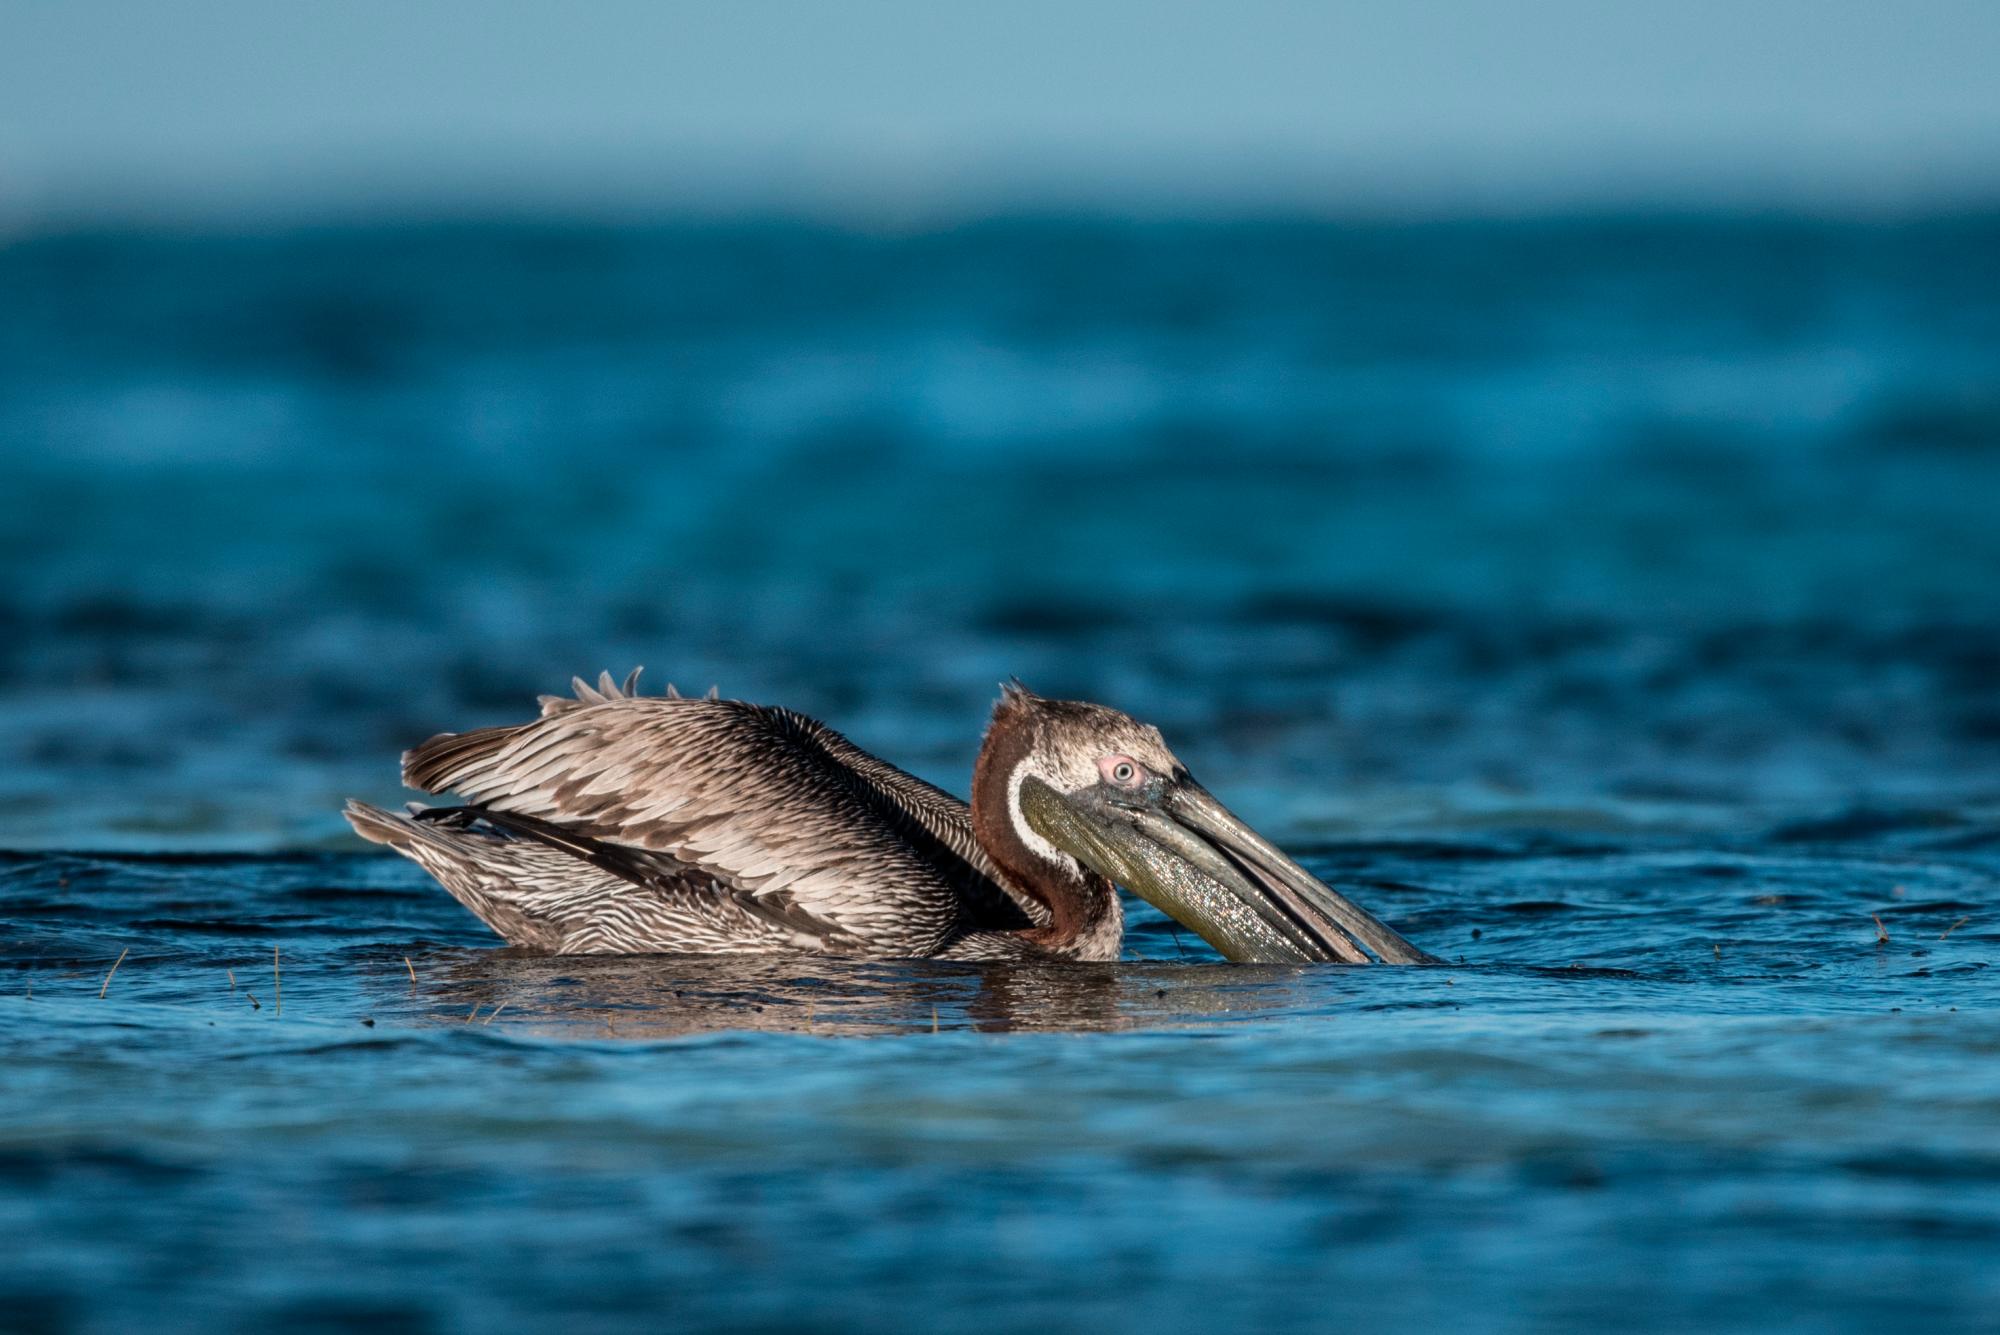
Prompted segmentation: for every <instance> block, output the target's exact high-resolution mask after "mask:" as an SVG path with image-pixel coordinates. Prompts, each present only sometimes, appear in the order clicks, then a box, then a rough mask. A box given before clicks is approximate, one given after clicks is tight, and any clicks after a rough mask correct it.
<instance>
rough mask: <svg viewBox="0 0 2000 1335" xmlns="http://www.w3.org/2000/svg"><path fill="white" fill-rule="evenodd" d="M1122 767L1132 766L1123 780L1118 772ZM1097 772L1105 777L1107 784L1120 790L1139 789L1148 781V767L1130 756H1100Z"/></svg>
mask: <svg viewBox="0 0 2000 1335" xmlns="http://www.w3.org/2000/svg"><path fill="white" fill-rule="evenodd" d="M1120 765H1129V766H1131V768H1130V769H1129V770H1127V771H1126V772H1125V774H1124V777H1122V778H1121V777H1120V776H1119V772H1118V767H1119V766H1120ZM1097 772H1098V773H1099V774H1101V775H1103V776H1104V781H1105V782H1106V783H1108V784H1111V785H1113V786H1114V787H1118V788H1137V787H1138V786H1139V785H1140V784H1142V783H1144V782H1145V781H1146V767H1145V766H1144V765H1141V764H1140V763H1139V762H1138V761H1136V760H1134V759H1132V757H1130V756H1099V757H1098V759H1097Z"/></svg>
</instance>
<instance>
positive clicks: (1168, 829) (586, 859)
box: [347, 673, 1430, 964]
mask: <svg viewBox="0 0 2000 1335" xmlns="http://www.w3.org/2000/svg"><path fill="white" fill-rule="evenodd" d="M637 675H638V674H637V673H634V674H633V676H632V677H630V678H627V679H626V682H625V684H624V686H623V687H622V688H621V687H620V686H618V685H617V684H615V683H614V682H613V681H612V680H611V677H610V675H609V674H608V673H607V674H605V675H604V676H603V677H602V678H601V679H600V680H599V683H598V685H597V686H595V687H592V686H590V685H588V684H586V683H585V682H583V681H582V680H581V679H579V680H577V681H576V682H575V694H574V695H573V696H544V697H543V698H542V714H541V717H540V718H539V719H536V720H534V721H532V722H529V723H523V724H519V725H516V726H512V727H500V728H482V729H479V730H477V731H474V732H466V733H444V734H442V735H440V736H437V737H433V738H431V739H430V740H429V741H427V742H425V743H424V744H423V745H421V746H419V747H417V748H416V749H415V750H414V751H410V752H408V753H406V754H405V755H404V757H403V781H404V782H405V783H406V784H408V785H410V786H411V787H413V788H417V789H421V790H422V791H424V792H427V793H434V794H436V793H457V794H458V795H459V796H460V797H461V798H463V799H464V803H463V804H462V805H456V806H444V807H423V806H419V805H414V804H413V805H412V806H411V808H410V809H409V812H408V814H402V815H399V814H396V813H393V812H388V811H384V810H382V809H380V808H378V807H372V806H369V805H367V804H365V803H361V802H350V803H349V804H348V808H347V817H348V820H349V821H350V822H351V823H352V824H353V826H354V828H355V830H356V831H357V832H359V833H360V834H361V835H362V836H363V837H364V838H367V839H370V840H373V841H374V842H376V843H380V844H387V845H388V846H389V847H391V848H394V849H395V850H396V851H397V852H399V853H402V854H403V855H404V856H406V857H409V858H411V859H412V860H414V861H416V862H417V863H418V864H420V865H421V866H422V867H423V868H424V869H425V870H426V871H428V872H430V873H431V875H433V876H435V877H436V878H437V879H438V881H439V882H440V883H442V884H443V886H444V887H445V889H447V890H449V891H450V892H451V893H452V895H453V896H454V897H456V898H457V899H458V901H459V902H460V903H462V904H464V905H465V906H466V907H467V908H469V909H471V910H472V911H473V912H474V913H476V914H477V915H479V917H480V918H481V919H482V920H483V921H484V922H485V923H486V924H487V925H488V926H490V927H492V928H493V930H494V931H496V932H498V933H499V934H500V935H501V936H502V937H504V938H505V939H506V940H507V941H508V942H510V943H511V944H513V945H517V946H525V947H530V948H533V949H536V950H541V951H548V952H553V953H557V954H595V955H635V954H662V953H697V954H723V953H756V954H800V953H804V954H821V955H840V956H850V957H865V958H882V959H888V958H906V959H907V958H936V959H961V960H996V959H997V960H1005V959H1014V960H1024V959H1037V958H1051V957H1053V958H1059V959H1073V960H1113V959H1117V958H1118V955H1119V946H1120V941H1121V939H1122V937H1123V933H1124V915H1123V913H1122V911H1121V909H1120V907H1119V901H1118V895H1117V891H1116V890H1115V889H1114V888H1113V887H1114V884H1116V885H1123V886H1125V887H1126V888H1127V889H1129V890H1131V891H1133V892H1134V893H1135V894H1137V895H1139V896H1140V897H1142V898H1144V899H1145V900H1147V901H1148V902H1150V903H1152V904H1153V905H1155V906H1156V907H1157V908H1159V909H1160V910H1161V911H1162V912H1164V913H1166V914H1168V915H1169V916H1171V917H1173V918H1175V919H1177V920H1179V921H1180V922H1182V923H1184V924H1185V925H1187V926H1188V927H1191V928H1193V929H1194V930H1195V931H1197V932H1199V933H1200V934H1201V935H1202V936H1203V937H1204V938H1206V939H1207V940H1208V941H1209V943H1210V944H1212V945H1213V946H1215V948H1216V949H1217V950H1219V951H1221V952H1222V954H1223V955H1224V956H1225V957H1226V958H1228V959H1231V960H1237V961H1263V962H1290V961H1315V960H1336V961H1345V962H1348V963H1354V964H1365V963H1369V962H1371V959H1370V957H1371V955H1372V956H1373V957H1374V958H1375V959H1379V960H1381V961H1383V962H1385V963H1391V964H1411V963H1425V962H1430V956H1428V955H1425V954H1424V953H1423V952H1422V951H1420V950H1418V949H1417V948H1416V947H1415V946H1412V945H1411V944H1410V943H1409V942H1407V941H1405V940H1404V939H1403V938H1402V937H1401V936H1399V935H1397V933H1396V932H1395V931H1394V930H1392V929H1391V928H1390V927H1388V926H1387V925H1386V924H1384V923H1383V922H1381V921H1380V920H1379V919H1377V918H1375V917H1374V916H1373V915H1371V914H1369V913H1367V912H1365V911H1364V910H1362V909H1361V908H1359V907H1357V906H1356V905H1354V904H1353V903H1351V902H1349V901H1348V900H1347V899H1346V898H1345V897H1343V896H1341V895H1340V894H1337V893H1336V892H1335V891H1333V890H1332V889H1330V888H1329V887H1327V886H1325V885H1323V884H1322V883H1321V882H1320V881H1319V880H1317V879H1316V878H1314V877H1313V876H1312V875H1311V874H1310V873H1308V872H1307V871H1306V870H1305V869H1304V868H1303V867H1300V866H1299V865H1298V864H1297V863H1296V862H1294V861H1292V860H1291V859H1290V858H1288V857H1286V856H1285V855H1284V854H1283V853H1282V852H1280V851H1279V850H1278V849H1277V848H1275V847H1274V846H1273V845H1271V844H1270V843H1269V842H1268V841H1267V840H1265V839H1264V838H1262V837H1261V836H1260V835H1258V834H1257V833H1256V832H1255V831H1254V830H1252V829H1251V828H1250V827H1249V826H1247V825H1245V824H1244V823H1243V822H1242V821H1240V820H1238V819H1237V818H1236V817H1235V816H1233V815H1231V814H1230V812H1229V811H1228V810H1227V809H1226V808H1224V807H1223V806H1222V804H1221V803H1219V802H1217V801H1216V800H1215V798H1214V797H1212V796H1210V794H1209V793H1208V791H1207V790H1206V789H1204V788H1203V787H1202V786H1201V785H1200V784H1198V783H1196V782H1195V781H1194V779H1193V778H1192V777H1191V776H1190V775H1189V774H1188V771H1187V768H1186V767H1185V766H1183V765H1182V764H1181V763H1180V761H1179V760H1177V759H1176V758H1175V757H1174V754H1173V753H1172V752H1171V751H1169V750H1168V749H1167V746H1166V743H1165V741H1164V740H1162V739H1161V737H1160V734H1159V731H1158V730H1157V729H1155V728H1152V727H1148V726H1146V725H1144V724H1141V723H1139V722H1137V721H1136V720H1134V719H1132V718H1130V717H1129V716H1127V715H1125V714H1121V713H1119V712H1118V711H1117V710H1115V709H1108V708H1106V707H1105V706H1103V705H1095V704H1086V703H1083V702H1080V701H1071V700H1045V699H1043V698H1041V697H1040V696H1037V695H1034V694H1032V693H1031V692H1029V691H1027V690H1025V689H1023V688H1021V687H1019V686H1010V687H1008V688H1006V690H1005V691H1004V692H1003V694H1002V696H1001V699H1000V702H999V704H998V705H997V706H995V708H994V711H993V719H992V722H991V724H990V725H989V726H988V728H987V730H986V737H985V741H984V742H983V743H982V745H981V747H980V751H979V759H978V762H977V764H976V765H975V766H974V769H973V776H972V800H971V802H970V804H967V803H965V802H961V801H959V800H958V799H957V798H955V797H952V796H951V795H950V794H948V793H946V792H944V791H942V790H941V789H938V788H934V787H932V786H931V785H930V784H927V783H925V782H923V781H922V780H920V779H918V778H916V777H914V776H912V775H909V774H906V773H904V772H903V771H902V770H899V769H897V768H896V767H894V766H893V765H890V764H887V763H886V762H884V761H882V760H878V759H877V758H876V757H874V756H872V755H869V754H868V753H867V752H865V751H863V750H861V749H860V748H859V747H857V746H855V745H854V744H853V743H851V742H849V741H848V740H847V739H846V738H845V737H842V736H841V735H840V734H839V733H836V732H834V731H833V730H832V729H830V728H828V727H826V726H825V725H823V724H821V723H818V722H816V721H815V720H813V719H810V718H807V717H805V716H804V715H802V714H798V713H794V712H793V711H791V710H788V709H779V708H772V707H769V706H763V705H753V704H747V703H744V702H742V701H737V700H718V699H714V698H709V699H687V698H683V697H681V696H679V695H677V694H675V693H674V692H673V691H672V688H669V689H668V693H667V694H666V695H664V696H640V695H638V694H636V692H635V690H634V685H635V679H636V677H637Z"/></svg>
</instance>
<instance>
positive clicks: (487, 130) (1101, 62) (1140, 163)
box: [0, 0, 2000, 224]
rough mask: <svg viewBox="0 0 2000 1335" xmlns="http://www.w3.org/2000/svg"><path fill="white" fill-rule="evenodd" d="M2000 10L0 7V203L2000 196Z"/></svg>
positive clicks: (906, 203) (215, 209) (1964, 6)
mask: <svg viewBox="0 0 2000 1335" xmlns="http://www.w3.org/2000/svg"><path fill="white" fill-rule="evenodd" d="M1996 71H2000V3H1995V0H1901V2H1900V3H1896V4H1889V3H1882V2H1881V0H1874V2H1871V3H1853V2H1851V0H1734V2H1733V3H1725V2H1720V0H1675V3H1672V4H1652V3H1648V4H1627V3H1621V2H1617V0H1596V2H1595V3H1582V2H1581V0H1515V2H1513V3H1503V2H1502V0H1395V2H1394V3H1378V4H1368V5H1361V4H1347V3H1337V2H1329V3H1320V4H1291V3H1279V2H1278V0H1233V2H1232V3H1215V4H1198V5H1197V4H1182V3H1174V2H1173V0H1153V2H1151V3H1145V2H1142V0H1067V2H1064V3H1044V2H1042V0H1007V3H991V4H979V5H975V4H970V3H953V2H950V0H929V2H928V3H909V2H906V0H847V2H846V3H838V4H835V3H779V2H777V0H731V2H730V3H722V2H721V0H717V2H716V3H708V4H692V3H688V4H676V3H666V2H664V0H650V2H639V0H595V2H594V3H572V4H564V5H556V4H553V3H546V4H532V3H526V2H525V0H479V2H478V3H472V2H471V0H466V2H465V3H457V4H442V3H436V2H435V0H340V2H339V3H318V2H314V0H301V2H300V3H271V2H270V0H157V2H155V3H104V2H103V0H0V220H5V219H12V220H13V221H15V222H17V223H19V222H23V221H25V222H28V223H30V224H32V223H33V222H34V221H36V220H41V219H48V218H54V217H60V216H67V215H73V214H77V213H84V214H89V213H133V214H148V213H157V214H163V215H181V214H187V215H197V216H199V215H208V214H218V215H229V214H245V213H249V214H256V213H286V212H304V213H315V212H328V211H335V212H339V211H346V212H361V213H366V212H370V211H389V212H395V211H406V212H407V211H411V210H416V211H423V210H426V209H454V208H517V209H523V210H536V209H544V208H547V209H557V210H573V209H585V210H588V209H601V210H638V211H654V210H659V209H705V208H720V209H736V208H742V207H770V206H775V207H779V208H794V209H801V210H807V211H826V212H836V213H838V212H848V213H855V214H859V215H868V214H877V215H882V216H885V217H891V218H893V217H896V216H900V215H903V214H918V215H921V214H924V213H927V212H932V211H952V210H965V209H981V208H994V207H1006V206H1009V205H1025V206H1033V205H1035V204H1037V203H1043V204H1046V203H1056V204H1069V205H1076V206H1081V207H1103V208H1110V209H1120V208H1126V207H1132V208H1153V209H1160V208H1165V209H1169V210H1185V211H1189V212H1202V211H1211V210H1225V211H1226V210H1229V209H1237V208H1257V207H1267V206H1272V205H1279V206H1288V207H1303V208H1308V209H1315V210H1327V211H1331V212H1342V211H1356V212H1368V211H1374V210H1383V209H1386V210H1390V211H1414V212H1420V213H1422V212H1454V211H1463V210H1468V209H1469V210H1512V209H1521V208H1526V209H1534V208H1539V207H1544V206H1548V205H1552V204H1562V203H1565V202H1572V203H1573V202H1582V203H1599V204H1603V203H1612V204H1615V203H1617V202H1619V201H1621V200H1625V199H1650V200H1654V201H1662V200H1664V201H1669V202H1672V201H1686V202H1690V203H1694V204H1700V203H1712V202H1717V201H1721V202H1730V201H1739V202H1742V201H1747V202H1750V203H1774V204H1804V205H1807V206H1824V207H1830V208H1841V209H1862V210H1867V209H1891V210H1894V209H1903V208H1913V207H1926V206H1935V205H1938V204H1963V203H1966V202H1968V201H1970V202H1973V203H1978V202H1985V201H1990V200H1992V199H1995V198H2000V188H1996V187H2000V74H1996Z"/></svg>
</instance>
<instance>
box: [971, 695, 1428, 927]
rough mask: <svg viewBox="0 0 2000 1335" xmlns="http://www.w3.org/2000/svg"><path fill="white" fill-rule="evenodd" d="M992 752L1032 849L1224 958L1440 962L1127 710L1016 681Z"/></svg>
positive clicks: (996, 723) (992, 735)
mask: <svg viewBox="0 0 2000 1335" xmlns="http://www.w3.org/2000/svg"><path fill="white" fill-rule="evenodd" d="M986 749H987V751H988V752H990V753H992V756H991V759H992V761H993V762H994V768H995V769H996V770H997V771H998V773H996V777H999V775H1001V774H1004V776H1005V783H1006V788H1005V792H1006V800H1007V815H1008V818H1009V819H1010V821H1011V823H1012V824H1013V826H1014V832H1015V833H1016V834H1017V835H1018V836H1019V837H1020V839H1021V841H1022V842H1023V843H1024V844H1025V845H1026V846H1027V847H1028V848H1029V849H1030V850H1032V851H1033V852H1035V853H1036V854H1037V855H1039V856H1040V857H1042V858H1043V859H1047V860H1054V861H1061V860H1066V859H1067V858H1074V859H1075V860H1076V861H1077V862H1079V863H1081V864H1082V865H1083V866H1084V867H1087V868H1089V869H1090V870H1091V871H1094V872H1096V873H1097V874H1098V875H1100V876H1103V877H1105V878H1106V879H1108V880H1110V881H1113V882H1115V883H1116V884H1118V885H1122V886H1124V887H1125V888H1126V889H1128V890H1130V891H1132V892H1133V893H1134V894H1136V895H1138V896H1139V897H1140V898H1141V899H1144V900H1145V901H1146V902H1147V903H1149V904H1151V905H1153V906H1154V907H1155V908H1157V909H1159V910H1160V911H1161V912H1162V913H1165V914H1167V915H1168V916H1170V917H1172V918H1174V919H1176V920H1178V921H1179V922H1181V923H1183V924H1185V925H1186V926H1188V927H1190V928H1192V929H1194V930H1195V931H1196V932H1198V933H1200V934H1201V936H1202V937H1203V939H1205V940H1206V941H1208V943H1209V944H1210V945H1212V946H1214V947H1215V948H1216V949H1217V950H1219V951H1221V952H1222V954H1223V955H1224V956H1225V957H1227V958H1228V959H1231V960H1239V961H1261V962H1293V961H1314V960H1340V961H1346V962H1348V963H1352V964H1366V963H1370V962H1371V960H1370V954H1371V953H1372V954H1373V955H1374V956H1375V957H1376V958H1379V959H1380V960H1381V961H1382V962H1384V963H1387V964H1424V963H1435V962H1436V961H1435V960H1434V959H1433V958H1432V957H1431V956H1429V955H1426V954H1425V953H1424V952H1423V951H1421V950H1418V949H1417V948H1416V947H1415V946H1413V945H1411V944H1410V943H1409V942H1408V941H1405V940H1404V939H1403V938H1402V937H1401V936H1400V935H1398V934H1397V933H1396V932H1395V930H1394V929H1392V928H1391V927H1389V926H1388V925H1387V924H1386V923H1384V922H1382V921H1381V919H1379V918H1377V917H1375V916H1374V915H1373V914H1371V913H1369V912H1367V911H1366V910H1364V909H1362V908H1361V907H1359V906H1358V905H1356V904H1354V903H1353V902H1352V901H1350V900H1349V899H1347V898H1346V897H1345V896H1344V895H1341V894H1339V893H1337V892H1336V891H1334V890H1333V889H1332V888H1331V887H1329V886H1327V885H1326V884H1324V883H1323V882H1321V881H1320V880H1319V879H1318V878H1317V877H1315V876H1313V875H1312V873H1310V872H1308V871H1307V870H1306V869H1305V868H1303V867H1301V866H1300V865H1299V864H1298V863H1296V862H1294V861H1293V860H1292V859H1291V858H1289V857H1286V856H1285V854H1284V853H1282V852H1281V851H1279V849H1278V848H1277V847H1276V846H1274V845H1273V844H1272V843H1271V842H1270V841H1269V840H1267V839H1265V838H1264V837H1263V836H1261V835H1259V834H1258V833H1257V832H1256V831H1255V830H1253V829H1251V828H1250V827H1249V826H1248V825H1246V824H1244V822H1243V821H1242V820H1240V819H1238V818H1237V817H1236V816H1235V815H1233V814H1232V813H1231V812H1230V811H1229V809H1228V808H1227V807H1225V806H1223V805H1222V803H1220V802H1218V801H1217V800H1216V799H1215V797H1214V796H1213V795H1212V794H1210V793H1209V791H1208V790H1207V789H1206V788H1203V787H1202V786H1201V785H1200V784H1199V783H1197V782H1195V779H1194V776H1193V775H1191V774H1189V773H1188V769H1187V766H1185V765H1183V764H1182V763H1181V762H1180V760H1179V759H1178V758H1177V757H1176V756H1175V755H1174V753H1173V752H1172V751H1170V750H1168V749H1167V744H1166V740H1165V739H1164V738H1162V737H1161V736H1160V732H1159V729H1157V728H1154V727H1151V726H1149V725H1147V724H1144V723H1140V722H1139V721H1138V720H1136V719H1134V718H1132V717H1131V716H1130V715H1127V714H1122V713H1120V712H1119V711H1117V710H1115V709H1109V708H1106V707H1105V706H1103V705H1096V704H1088V703H1084V702H1082V701H1075V700H1045V699H1042V698H1041V697H1039V696H1036V695H1033V694H1031V693H1030V692H1028V691H1026V690H1025V689H1023V688H1021V687H1019V686H1010V687H1009V688H1007V690H1006V693H1005V694H1004V696H1003V697H1002V699H1001V701H1000V704H999V706H998V707H997V708H996V709H995V711H994V718H993V726H992V728H991V729H990V730H989V732H988V734H987V744H986ZM988 759H989V757H988V756H982V764H985V763H986V762H987V761H988Z"/></svg>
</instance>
